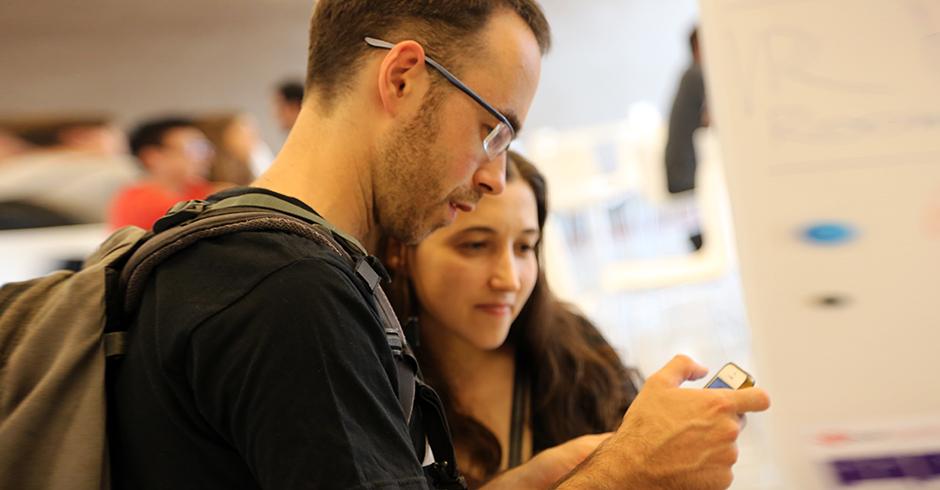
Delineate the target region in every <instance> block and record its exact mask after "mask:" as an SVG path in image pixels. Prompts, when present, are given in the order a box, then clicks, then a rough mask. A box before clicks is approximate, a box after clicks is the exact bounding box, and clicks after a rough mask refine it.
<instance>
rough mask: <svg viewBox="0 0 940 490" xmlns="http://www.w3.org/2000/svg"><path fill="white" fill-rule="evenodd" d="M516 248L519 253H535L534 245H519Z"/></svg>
mask: <svg viewBox="0 0 940 490" xmlns="http://www.w3.org/2000/svg"><path fill="white" fill-rule="evenodd" d="M518 248H519V252H520V253H529V252H533V251H535V245H531V244H528V243H522V244H519V247H518Z"/></svg>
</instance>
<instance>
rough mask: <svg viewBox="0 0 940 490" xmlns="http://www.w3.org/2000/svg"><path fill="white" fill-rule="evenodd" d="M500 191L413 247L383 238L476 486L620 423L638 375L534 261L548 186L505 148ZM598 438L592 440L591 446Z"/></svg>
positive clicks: (428, 370) (409, 322)
mask: <svg viewBox="0 0 940 490" xmlns="http://www.w3.org/2000/svg"><path fill="white" fill-rule="evenodd" d="M507 158H508V162H507V166H508V172H507V183H506V189H505V191H504V192H503V193H502V194H500V195H498V196H485V197H484V198H483V199H481V200H480V202H479V204H478V206H477V207H476V209H475V210H473V211H472V212H469V213H461V214H460V216H459V217H458V218H457V220H456V221H455V222H454V223H453V224H452V225H450V226H447V227H445V228H442V229H440V230H437V231H435V232H434V233H432V234H431V235H430V236H428V237H427V238H426V239H425V240H424V241H422V242H421V243H420V244H419V245H417V246H403V245H400V244H397V243H393V242H392V243H386V244H385V245H384V247H383V248H382V250H384V252H385V257H384V259H385V263H386V264H387V266H388V268H389V270H390V273H391V275H392V282H391V284H390V286H389V287H388V289H389V298H390V299H391V301H392V304H393V306H394V307H395V310H396V312H397V313H398V315H399V317H400V318H401V320H402V323H403V325H405V326H406V331H407V332H408V334H409V336H410V337H411V339H412V344H413V346H414V349H415V353H416V355H417V357H418V359H419V361H420V364H421V367H422V371H423V373H424V377H425V380H426V381H427V382H428V383H429V384H430V385H431V386H432V387H434V388H435V390H437V392H438V393H439V394H440V396H441V397H442V399H443V401H444V405H445V407H447V419H448V420H449V422H450V426H451V430H452V432H453V437H454V443H455V446H456V449H457V460H458V466H459V467H460V468H461V469H462V471H463V473H464V475H465V476H466V477H467V479H468V481H469V482H470V484H471V486H472V487H474V486H479V485H480V484H482V483H484V482H486V481H487V480H489V479H491V478H493V477H494V476H496V475H497V474H498V473H500V472H501V471H504V470H506V469H509V468H512V467H514V466H517V465H519V464H521V463H523V462H525V461H528V460H529V459H531V458H532V457H533V456H535V455H537V454H539V453H540V452H542V451H543V450H546V449H548V448H550V447H553V446H556V445H559V444H562V443H565V442H566V441H569V440H572V439H574V438H577V437H579V436H582V435H586V434H598V433H604V432H609V431H612V430H614V429H616V428H617V426H618V425H619V424H620V422H621V420H622V417H623V415H624V412H625V411H626V409H627V408H628V407H629V405H630V403H631V401H632V400H633V398H634V397H635V396H636V393H637V387H636V386H635V384H634V383H633V381H632V378H631V371H630V370H629V369H627V368H626V367H624V365H623V364H622V363H621V361H620V359H619V358H618V356H617V354H616V352H615V351H614V350H613V348H611V346H610V345H609V344H608V343H607V341H606V340H605V339H604V337H603V336H602V335H601V334H600V332H598V330H597V328H595V326H594V325H592V324H591V322H590V321H588V320H587V319H586V318H585V317H584V316H582V315H580V314H578V313H577V312H575V311H574V310H573V309H572V308H571V307H570V306H568V305H566V304H564V303H562V302H561V301H559V300H558V299H557V298H556V297H555V296H554V295H553V294H552V292H551V290H550V289H549V287H548V284H547V283H546V280H545V273H544V270H542V269H541V267H540V265H539V254H540V249H541V236H542V230H543V227H544V225H545V219H546V216H547V214H548V206H547V194H546V183H545V179H544V177H543V176H542V175H541V174H540V173H539V172H538V170H537V169H536V168H535V166H534V165H533V164H532V163H530V162H528V161H527V160H525V159H524V158H523V157H521V156H520V155H518V154H516V153H513V152H510V153H509V155H508V157H507ZM595 444H596V442H595Z"/></svg>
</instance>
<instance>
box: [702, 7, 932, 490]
mask: <svg viewBox="0 0 940 490" xmlns="http://www.w3.org/2000/svg"><path fill="white" fill-rule="evenodd" d="M701 6H702V9H701V11H702V29H701V34H700V39H701V42H702V49H703V54H704V68H705V72H706V85H707V90H708V94H709V102H708V104H709V105H708V107H709V112H710V116H711V119H712V122H713V125H714V128H715V130H716V131H717V132H718V135H719V139H720V141H721V146H722V148H723V151H724V160H725V167H726V174H727V179H728V190H729V195H730V198H731V206H732V213H733V216H734V222H735V229H736V231H737V245H738V253H739V260H740V267H741V275H742V280H743V285H744V290H745V298H746V302H747V308H748V316H749V320H750V323H751V325H752V327H753V341H754V354H755V359H756V360H757V368H758V369H757V372H758V373H759V374H760V379H758V383H759V384H760V385H761V386H763V387H765V388H767V389H768V390H769V392H770V394H771V398H772V400H773V407H772V409H771V411H770V412H769V413H768V414H767V415H766V417H767V418H768V420H769V422H770V426H771V428H772V436H773V443H774V449H775V451H774V454H773V455H772V457H773V458H774V459H775V460H776V461H778V462H779V464H780V469H781V473H782V476H783V478H784V479H785V484H784V487H783V488H786V489H800V490H812V489H816V488H820V489H822V488H856V489H861V490H868V489H900V488H918V489H924V488H940V456H938V455H940V1H938V0H702V5H701ZM905 434H906V435H908V436H916V437H911V440H908V439H904V437H903V436H904V435H905ZM833 438H835V439H833ZM839 438H842V439H841V440H838V439H839ZM915 439H916V440H915ZM834 442H836V443H839V444H833V443H834ZM853 458H854V459H853ZM856 463H857V464H858V465H859V466H858V467H857V468H856V467H852V468H848V466H846V465H849V466H851V465H853V464H856ZM840 464H841V465H842V466H839V465H840ZM932 465H936V467H934V466H932ZM840 468H841V470H846V471H849V472H854V473H852V474H853V475H856V476H853V477H849V478H842V477H841V476H840V475H839V471H840ZM847 468H848V469H847ZM912 468H913V469H912ZM925 468H926V469H925ZM849 480H851V481H849Z"/></svg>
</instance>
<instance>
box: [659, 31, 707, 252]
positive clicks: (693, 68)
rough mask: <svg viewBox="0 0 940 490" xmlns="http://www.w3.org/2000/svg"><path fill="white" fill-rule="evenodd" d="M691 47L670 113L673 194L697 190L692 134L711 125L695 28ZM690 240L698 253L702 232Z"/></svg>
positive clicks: (668, 171) (668, 170)
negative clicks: (690, 54) (689, 60)
mask: <svg viewBox="0 0 940 490" xmlns="http://www.w3.org/2000/svg"><path fill="white" fill-rule="evenodd" d="M689 48H690V50H691V53H692V61H691V63H690V64H689V66H688V67H687V68H686V69H685V72H684V73H683V74H682V79H681V80H680V81H679V89H678V90H677V91H676V97H675V100H674V101H673V104H672V112H670V114H669V133H668V139H667V141H666V184H667V186H668V189H669V192H670V193H673V194H676V193H680V192H686V191H691V190H693V189H695V172H696V168H697V166H698V161H697V159H696V156H695V145H694V144H693V142H692V135H693V134H694V133H695V130H696V129H698V128H701V127H705V126H708V112H707V109H706V103H705V80H704V77H703V76H702V62H701V60H702V58H701V51H700V50H699V43H698V28H697V27H696V28H693V29H692V33H691V34H690V35H689ZM689 240H690V241H691V242H692V246H693V247H694V248H695V249H696V250H698V249H699V248H701V247H702V235H701V233H700V232H698V231H694V232H693V233H692V234H691V236H690V237H689Z"/></svg>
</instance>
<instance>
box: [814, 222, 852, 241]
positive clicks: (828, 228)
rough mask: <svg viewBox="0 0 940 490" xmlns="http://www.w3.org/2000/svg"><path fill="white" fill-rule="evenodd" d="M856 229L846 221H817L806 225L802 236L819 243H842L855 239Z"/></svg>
mask: <svg viewBox="0 0 940 490" xmlns="http://www.w3.org/2000/svg"><path fill="white" fill-rule="evenodd" d="M857 235H858V233H856V231H855V229H854V228H853V227H852V226H850V225H847V224H845V223H816V224H813V225H810V226H808V227H806V228H805V229H804V230H803V233H802V236H803V238H804V239H805V240H807V241H809V242H811V243H816V244H819V245H842V244H845V243H847V242H850V241H852V240H854V239H855V237H856V236H857Z"/></svg>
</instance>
